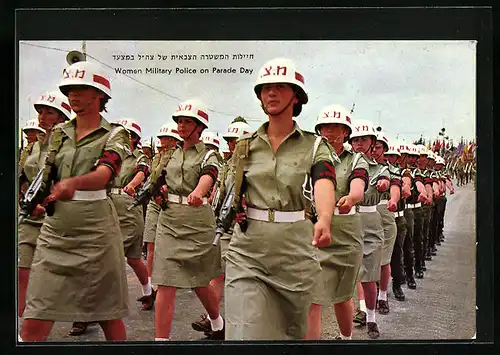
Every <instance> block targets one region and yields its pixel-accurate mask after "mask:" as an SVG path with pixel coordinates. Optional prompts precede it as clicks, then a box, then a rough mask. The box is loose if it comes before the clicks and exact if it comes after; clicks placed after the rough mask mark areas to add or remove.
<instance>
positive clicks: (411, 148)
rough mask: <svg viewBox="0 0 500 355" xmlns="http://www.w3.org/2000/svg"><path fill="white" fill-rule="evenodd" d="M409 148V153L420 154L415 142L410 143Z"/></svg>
mask: <svg viewBox="0 0 500 355" xmlns="http://www.w3.org/2000/svg"><path fill="white" fill-rule="evenodd" d="M409 148H410V152H409V154H411V155H417V156H420V152H419V150H418V148H417V146H416V145H415V144H410V145H409Z"/></svg>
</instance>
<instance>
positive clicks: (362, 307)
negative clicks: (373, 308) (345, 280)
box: [359, 300, 366, 313]
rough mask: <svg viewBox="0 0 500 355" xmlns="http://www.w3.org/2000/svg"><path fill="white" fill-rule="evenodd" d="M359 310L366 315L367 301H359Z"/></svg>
mask: <svg viewBox="0 0 500 355" xmlns="http://www.w3.org/2000/svg"><path fill="white" fill-rule="evenodd" d="M359 309H360V310H361V311H363V312H365V313H366V303H365V300H359Z"/></svg>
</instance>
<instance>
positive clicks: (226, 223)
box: [212, 181, 247, 247]
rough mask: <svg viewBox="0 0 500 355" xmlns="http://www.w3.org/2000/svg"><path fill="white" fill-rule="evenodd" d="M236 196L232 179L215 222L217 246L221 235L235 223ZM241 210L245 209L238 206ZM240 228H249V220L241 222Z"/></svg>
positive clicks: (215, 243) (215, 244)
mask: <svg viewBox="0 0 500 355" xmlns="http://www.w3.org/2000/svg"><path fill="white" fill-rule="evenodd" d="M234 197H235V191H234V181H231V183H230V186H229V189H228V190H227V193H226V194H225V196H224V201H223V202H222V205H221V208H220V212H219V215H218V217H217V220H216V222H215V225H216V227H215V238H214V241H213V243H212V245H213V246H214V247H215V246H217V243H218V242H219V239H220V237H221V236H222V235H223V234H224V233H225V232H227V231H228V230H229V229H230V228H231V225H232V224H233V220H234V218H235V217H236V212H237V211H236V209H235V207H234V206H233V204H234ZM238 209H239V210H240V211H243V208H241V209H240V208H238ZM239 224H240V228H241V230H242V231H245V230H246V228H247V221H246V220H243V221H242V222H240V223H239Z"/></svg>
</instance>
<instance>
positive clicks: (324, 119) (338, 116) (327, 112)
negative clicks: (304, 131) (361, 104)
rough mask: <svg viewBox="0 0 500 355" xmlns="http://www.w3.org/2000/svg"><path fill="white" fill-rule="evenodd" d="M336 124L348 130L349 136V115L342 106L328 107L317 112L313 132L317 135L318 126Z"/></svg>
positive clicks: (350, 128) (350, 130)
mask: <svg viewBox="0 0 500 355" xmlns="http://www.w3.org/2000/svg"><path fill="white" fill-rule="evenodd" d="M328 123H337V124H341V125H344V126H346V127H347V128H348V131H349V135H350V134H351V133H352V127H351V113H350V111H349V110H347V109H346V108H345V107H344V106H342V105H330V106H326V107H324V108H323V109H322V110H321V111H319V115H318V118H317V119H316V126H314V130H315V131H316V133H317V134H319V126H321V125H322V124H328Z"/></svg>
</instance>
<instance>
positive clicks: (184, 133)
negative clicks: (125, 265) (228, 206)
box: [152, 100, 224, 341]
mask: <svg viewBox="0 0 500 355" xmlns="http://www.w3.org/2000/svg"><path fill="white" fill-rule="evenodd" d="M172 117H173V119H174V121H175V122H177V125H178V130H179V135H180V136H181V138H182V139H183V140H184V143H183V147H182V148H181V147H179V146H178V147H177V148H176V149H175V151H173V153H172V154H171V155H170V156H169V157H168V161H166V160H167V159H163V158H162V160H161V161H160V164H159V165H158V167H157V169H155V171H154V172H153V174H154V176H153V177H152V180H153V181H158V180H157V179H156V176H157V172H158V171H160V172H164V173H166V175H165V182H166V184H165V185H164V186H162V187H161V192H160V196H157V198H156V199H157V203H158V204H160V205H162V204H165V203H166V201H168V207H166V208H165V209H164V210H163V209H162V211H161V212H160V216H159V219H158V227H157V231H156V238H155V255H154V261H153V277H152V282H153V284H155V285H158V293H157V296H156V306H155V325H156V337H155V340H159V341H163V340H168V339H169V337H170V330H171V326H172V318H173V314H174V306H175V294H176V291H177V289H178V288H191V289H194V291H195V293H196V295H197V296H198V298H199V299H200V301H201V303H202V304H203V306H204V307H205V309H206V310H207V312H208V315H209V318H210V323H211V330H212V331H213V333H212V339H223V338H224V320H223V319H222V317H221V316H220V314H219V304H218V302H217V298H216V296H215V292H214V289H213V287H212V286H210V285H209V283H210V280H211V279H212V278H214V277H215V276H217V275H220V271H221V270H220V254H219V253H220V250H219V249H218V248H214V247H213V246H212V241H213V239H214V230H215V217H214V213H213V210H212V208H211V206H210V205H209V204H208V202H207V199H206V198H205V197H204V196H206V194H207V193H208V191H209V190H210V188H211V187H212V185H213V183H214V182H215V181H216V179H217V175H218V169H219V167H218V160H217V157H216V156H215V155H214V154H213V151H210V150H208V149H207V147H206V146H205V144H204V143H203V142H201V141H200V136H201V133H202V131H203V130H204V129H206V128H207V127H208V113H207V111H206V109H205V108H204V105H203V103H202V102H200V101H199V100H187V101H185V102H183V103H181V104H180V105H179V106H178V108H177V111H176V112H175V113H174V114H173V116H172ZM165 153H166V152H165ZM165 156H166V155H165ZM166 157H167V156H166Z"/></svg>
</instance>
